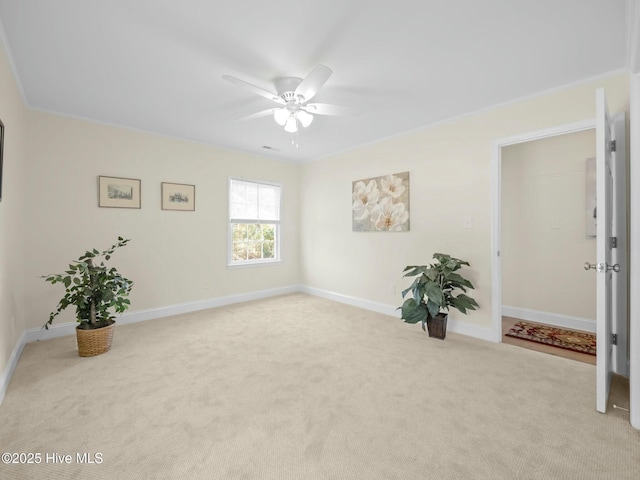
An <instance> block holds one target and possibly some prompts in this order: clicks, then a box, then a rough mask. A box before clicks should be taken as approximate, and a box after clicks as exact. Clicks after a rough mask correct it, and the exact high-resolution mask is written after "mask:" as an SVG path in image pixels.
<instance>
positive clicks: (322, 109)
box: [222, 65, 354, 133]
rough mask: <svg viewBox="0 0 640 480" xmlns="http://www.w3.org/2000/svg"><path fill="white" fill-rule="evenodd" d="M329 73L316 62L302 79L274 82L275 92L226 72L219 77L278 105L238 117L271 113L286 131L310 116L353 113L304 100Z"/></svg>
mask: <svg viewBox="0 0 640 480" xmlns="http://www.w3.org/2000/svg"><path fill="white" fill-rule="evenodd" d="M332 73H333V71H332V70H331V69H330V68H329V67H326V66H325V65H318V66H317V67H315V68H314V69H313V70H312V71H311V72H310V73H309V74H308V75H307V76H306V77H305V78H304V79H302V78H298V77H285V78H281V79H279V80H277V81H276V82H275V85H274V86H275V89H276V92H277V93H273V92H270V91H269V90H265V89H264V88H261V87H258V86H256V85H253V84H251V83H248V82H245V81H244V80H240V79H239V78H236V77H232V76H230V75H223V76H222V78H223V79H225V80H227V81H228V82H231V83H233V84H234V85H238V86H240V87H243V88H246V89H248V90H251V91H252V92H253V93H257V94H258V95H260V96H262V97H265V98H268V99H269V100H272V101H274V102H276V103H279V104H280V105H282V106H281V107H275V108H270V109H268V110H262V111H261V112H257V113H254V114H251V115H247V116H246V117H241V118H239V119H238V120H253V119H254V118H261V117H266V116H268V115H273V117H274V119H275V121H276V122H277V123H278V125H282V126H284V129H285V130H286V131H287V132H291V133H295V132H297V131H298V125H302V127H304V128H306V127H308V126H309V125H310V124H311V122H312V121H313V115H335V116H344V115H353V114H354V111H353V110H352V109H350V108H348V107H343V106H340V105H331V104H329V103H308V102H309V100H311V99H312V98H313V97H314V96H315V95H316V93H318V91H319V90H320V88H322V86H323V85H324V84H325V83H326V82H327V80H328V79H329V77H330V76H331V74H332Z"/></svg>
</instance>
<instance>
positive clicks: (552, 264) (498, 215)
mask: <svg viewBox="0 0 640 480" xmlns="http://www.w3.org/2000/svg"><path fill="white" fill-rule="evenodd" d="M614 120H615V122H614V123H615V130H616V138H617V139H619V142H618V143H619V145H618V152H617V154H619V156H620V158H622V159H626V142H625V133H626V132H625V125H626V117H625V115H624V113H622V114H619V115H618V116H616V117H615V119H614ZM594 129H595V120H587V121H583V122H577V123H574V124H568V125H561V126H558V127H554V128H551V129H546V130H541V131H537V132H530V133H526V134H522V135H517V136H513V137H507V138H502V139H498V140H496V141H494V142H493V144H492V148H493V152H492V180H493V185H492V206H493V207H492V242H491V245H492V273H491V275H492V278H491V280H492V285H493V288H492V300H491V301H492V337H493V340H494V341H496V342H502V341H503V338H504V337H503V334H504V332H503V327H502V314H503V305H505V303H504V302H503V288H504V284H505V282H504V281H503V278H502V275H503V257H502V253H503V246H504V247H508V243H507V244H504V245H503V218H502V209H503V205H502V203H503V202H502V197H503V188H504V187H505V186H504V185H503V168H502V167H503V157H504V153H505V152H507V155H508V150H509V149H510V148H511V147H517V146H518V145H520V146H522V145H526V144H529V143H530V144H531V145H535V142H537V141H539V140H544V139H554V138H555V139H558V141H560V142H562V137H564V136H567V138H569V136H571V135H572V134H578V135H581V134H585V135H588V134H589V133H588V132H590V131H594ZM591 145H592V146H593V145H594V144H593V143H591ZM556 148H561V147H556ZM590 148H593V147H590ZM592 151H593V150H589V151H583V152H582V153H581V156H583V157H584V158H583V159H582V160H580V158H579V157H578V160H579V161H581V162H584V161H586V158H589V156H590V153H589V152H592ZM551 152H552V153H551V154H549V157H550V158H551V157H553V156H555V153H554V152H553V148H552V150H551ZM546 161H547V162H548V161H549V160H548V159H547V160H546ZM576 168H578V167H576ZM626 168H627V161H621V162H618V163H617V165H616V169H617V172H616V176H617V178H618V180H617V181H616V183H617V184H618V183H621V184H622V186H619V187H617V191H616V197H615V199H614V204H615V205H616V209H617V210H618V213H619V214H620V215H619V216H618V217H616V218H614V224H615V228H614V230H616V231H617V232H618V233H617V234H616V235H617V236H618V244H619V245H618V246H619V248H617V252H616V257H617V258H616V261H619V262H620V263H621V264H624V265H626V262H627V259H626V258H627V257H626V251H627V241H626V239H627V223H626V214H625V212H626V208H627V207H626V202H627V199H626V188H625V186H626V178H627V176H626ZM567 173H568V172H567ZM556 175H558V173H557V172H556ZM582 175H583V179H584V175H585V174H584V173H583V174H582ZM567 178H569V177H567ZM576 178H577V177H576ZM573 180H574V182H575V181H576V179H575V178H574V179H573ZM553 181H555V180H553ZM556 183H557V182H556ZM506 188H507V189H508V188H509V186H507V187H506ZM583 188H584V187H583ZM578 196H579V197H580V198H577V197H578ZM573 200H574V201H576V200H577V201H578V202H582V205H583V207H582V208H583V211H584V212H585V213H584V214H585V215H586V204H585V200H586V198H585V195H584V190H583V194H575V193H574V198H573ZM551 205H552V206H553V204H551ZM552 206H551V207H549V206H548V207H547V213H548V214H546V215H543V225H544V228H545V229H547V230H549V231H551V230H561V229H563V228H566V226H565V225H564V223H563V221H562V216H561V215H560V213H561V212H556V211H555V210H554V211H552V210H551V208H552ZM574 208H575V207H574ZM549 212H550V213H549ZM541 213H545V212H544V210H543V211H542V212H541ZM578 220H579V221H582V222H583V227H582V228H585V227H584V225H585V224H584V222H585V219H584V217H582V218H579V217H578ZM544 222H546V223H544ZM547 233H549V232H547ZM551 233H553V232H551ZM556 233H558V232H556ZM583 235H585V236H586V232H585V233H584V234H583ZM547 237H548V235H547ZM550 238H553V237H552V236H551V237H550ZM547 241H550V240H547ZM587 243H588V241H587ZM583 246H584V245H583ZM589 251H591V250H589ZM589 251H587V250H584V249H583V250H582V251H581V252H582V253H581V254H582V255H583V256H584V255H589V253H588V252H589ZM590 258H592V259H595V256H592V257H589V256H586V257H585V258H582V259H581V262H579V263H578V265H577V268H575V267H576V266H575V265H574V266H573V267H572V274H573V275H580V274H583V275H586V276H585V277H582V278H583V279H585V280H587V281H588V279H589V275H588V272H584V270H582V271H580V266H583V265H584V263H585V262H589V261H594V260H590ZM539 262H541V263H544V265H545V267H546V270H545V272H544V274H543V275H546V276H551V275H556V274H557V271H558V269H560V268H562V269H569V267H568V266H566V265H564V258H560V259H555V261H548V262H547V261H546V258H545V257H543V258H542V260H539ZM573 262H574V263H575V262H578V258H577V257H576V259H575V260H573ZM525 273H526V272H525ZM616 279H617V280H616V282H614V290H618V291H620V292H625V293H623V294H621V295H618V296H619V297H620V298H622V297H625V298H626V292H627V288H628V287H627V276H626V275H620V276H617V277H616ZM586 288H587V289H588V288H589V287H586ZM525 293H527V294H528V292H525ZM614 296H616V295H614ZM507 298H509V297H507ZM623 303H624V305H617V306H616V305H614V309H616V310H617V311H616V315H615V317H616V318H617V319H618V322H621V320H622V321H623V323H624V325H622V324H621V323H618V324H617V325H616V326H614V331H618V332H620V335H619V336H620V337H623V341H622V342H621V343H622V344H620V343H619V344H618V348H616V352H615V353H616V355H615V359H614V362H613V363H614V372H615V373H618V374H620V375H623V376H628V375H629V374H628V366H627V365H628V363H627V360H628V359H627V353H628V349H627V340H626V337H627V332H628V323H627V321H626V319H627V311H626V300H625V301H624V302H623ZM590 308H592V309H591V310H589V309H588V310H586V312H587V313H580V311H579V310H578V314H575V313H574V314H569V315H567V314H563V313H560V314H556V315H554V317H555V318H554V319H552V320H551V321H550V322H548V323H551V324H557V325H562V326H566V327H567V328H570V329H576V330H586V331H590V330H591V328H592V327H591V325H593V324H594V323H592V322H589V319H593V318H595V317H594V316H595V307H590ZM527 310H528V309H527V308H524V309H520V310H519V311H517V312H516V313H517V314H518V316H522V315H528V316H527V317H526V318H527V319H529V320H530V321H534V322H535V321H538V322H541V323H545V319H547V318H548V317H547V316H546V314H548V313H549V312H550V311H552V310H553V309H542V310H541V309H540V308H539V307H538V308H535V307H534V308H533V309H531V310H532V311H527ZM536 310H540V312H542V315H540V316H537V315H536V314H538V313H540V312H538V311H536ZM560 311H562V310H560ZM565 311H567V310H565ZM583 312H584V310H583ZM507 313H508V314H509V313H513V312H509V311H508V310H507ZM584 320H587V323H585V322H584Z"/></svg>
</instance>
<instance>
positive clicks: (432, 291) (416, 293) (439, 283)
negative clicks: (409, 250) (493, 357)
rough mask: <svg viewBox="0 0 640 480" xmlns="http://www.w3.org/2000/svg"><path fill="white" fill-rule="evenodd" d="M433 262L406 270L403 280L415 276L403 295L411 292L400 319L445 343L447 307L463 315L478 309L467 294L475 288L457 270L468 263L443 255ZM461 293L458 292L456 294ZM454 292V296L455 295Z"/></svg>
mask: <svg viewBox="0 0 640 480" xmlns="http://www.w3.org/2000/svg"><path fill="white" fill-rule="evenodd" d="M433 258H435V260H436V261H435V262H434V263H432V264H430V265H418V266H415V265H412V266H408V267H405V269H404V270H403V272H407V273H405V275H404V276H405V277H416V279H415V280H414V281H413V283H412V284H411V286H410V287H409V288H407V289H406V290H404V291H403V292H402V298H405V296H406V295H407V294H408V293H409V292H411V296H412V298H407V299H406V300H405V301H404V303H403V304H402V306H401V307H398V308H399V309H401V310H402V315H401V318H402V319H403V320H404V321H405V322H406V323H418V322H422V329H423V330H425V324H426V326H427V329H428V330H429V336H430V337H435V338H439V339H442V340H444V337H445V336H446V334H447V318H448V316H449V315H448V311H449V309H450V308H455V309H456V310H459V311H460V312H462V313H464V314H466V313H467V310H475V309H476V308H477V307H478V304H477V303H476V301H475V300H474V299H473V298H471V297H469V296H468V295H466V291H467V289H472V288H474V287H473V285H472V284H471V282H470V281H469V280H467V279H466V278H464V277H463V276H462V275H460V273H458V271H459V270H460V269H461V268H462V266H463V265H466V266H469V262H466V261H464V260H460V259H459V258H454V257H452V256H450V255H447V254H444V253H434V254H433ZM460 291H461V292H462V293H459V292H460ZM456 293H457V295H456Z"/></svg>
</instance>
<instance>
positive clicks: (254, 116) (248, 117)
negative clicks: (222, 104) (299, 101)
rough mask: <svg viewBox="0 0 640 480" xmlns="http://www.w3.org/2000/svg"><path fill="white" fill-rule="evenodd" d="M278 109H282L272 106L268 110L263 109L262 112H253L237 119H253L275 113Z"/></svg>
mask: <svg viewBox="0 0 640 480" xmlns="http://www.w3.org/2000/svg"><path fill="white" fill-rule="evenodd" d="M276 110H280V109H279V108H270V109H268V110H262V111H261V112H257V113H252V114H251V115H247V116H246V117H240V118H236V120H238V121H244V120H253V119H255V118H262V117H268V116H269V115H273V114H274V112H275V111H276Z"/></svg>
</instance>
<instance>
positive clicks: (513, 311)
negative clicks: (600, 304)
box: [502, 305, 596, 333]
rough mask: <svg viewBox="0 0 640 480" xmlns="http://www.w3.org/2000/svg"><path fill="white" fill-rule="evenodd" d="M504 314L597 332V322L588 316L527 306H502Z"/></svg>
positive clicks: (520, 318)
mask: <svg viewBox="0 0 640 480" xmlns="http://www.w3.org/2000/svg"><path fill="white" fill-rule="evenodd" d="M502 315H503V316H505V317H513V318H517V319H519V320H528V321H530V322H538V323H546V324H547V325H553V326H556V327H562V328H569V329H572V330H583V331H585V332H591V333H595V331H596V322H595V320H589V319H588V318H581V317H572V316H570V315H562V314H560V313H551V312H541V311H538V310H529V309H526V308H519V307H509V306H507V305H503V306H502Z"/></svg>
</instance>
